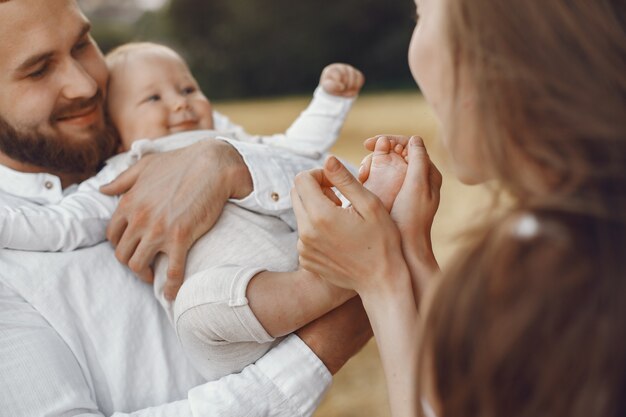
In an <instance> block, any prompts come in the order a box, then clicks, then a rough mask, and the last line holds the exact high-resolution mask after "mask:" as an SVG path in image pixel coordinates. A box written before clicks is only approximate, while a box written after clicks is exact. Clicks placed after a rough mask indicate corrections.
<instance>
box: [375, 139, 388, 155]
mask: <svg viewBox="0 0 626 417" xmlns="http://www.w3.org/2000/svg"><path fill="white" fill-rule="evenodd" d="M391 149H392V144H391V141H390V140H389V138H386V137H384V136H383V137H381V138H379V139H378V140H377V141H376V146H375V147H374V155H384V154H388V153H389V152H390V151H391Z"/></svg>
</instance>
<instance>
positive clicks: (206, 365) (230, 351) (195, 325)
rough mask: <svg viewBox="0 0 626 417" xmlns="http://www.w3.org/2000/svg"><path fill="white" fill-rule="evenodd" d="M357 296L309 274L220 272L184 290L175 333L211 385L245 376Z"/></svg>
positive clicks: (195, 279)
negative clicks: (280, 343) (285, 339)
mask: <svg viewBox="0 0 626 417" xmlns="http://www.w3.org/2000/svg"><path fill="white" fill-rule="evenodd" d="M353 296H354V292H352V291H348V290H344V289H341V288H338V287H335V286H333V285H331V284H328V283H327V282H325V281H324V280H322V279H320V278H319V277H317V276H316V275H314V274H312V273H310V272H307V271H294V272H270V271H262V270H261V268H250V267H238V266H219V267H215V268H210V269H208V270H205V271H201V272H198V273H196V274H194V275H193V276H191V277H189V278H188V279H187V280H186V281H185V283H184V284H183V286H182V288H181V290H180V292H179V293H178V296H177V298H176V301H175V303H174V304H175V305H174V323H175V328H176V332H177V334H178V337H179V339H180V341H181V344H182V345H183V347H184V348H185V351H186V353H187V355H188V356H189V358H190V359H191V360H192V362H193V363H194V366H195V367H196V369H197V370H198V371H199V372H200V373H201V374H202V375H203V376H204V377H205V378H206V379H207V380H213V379H216V378H219V377H221V376H224V375H228V374H231V373H234V372H239V371H241V370H242V369H243V368H244V367H245V366H246V365H248V364H250V363H253V362H255V361H256V360H257V359H259V358H260V357H261V356H263V355H264V354H265V353H266V352H267V351H268V350H269V349H270V348H271V347H272V346H274V344H275V338H276V337H280V336H284V335H286V334H289V333H291V332H293V331H295V330H297V329H299V328H300V327H302V326H304V325H305V324H307V323H309V322H311V321H313V320H314V319H316V318H318V317H321V316H322V315H324V314H326V313H327V312H328V311H330V310H332V309H334V308H335V307H338V306H339V305H341V304H343V303H344V302H345V301H347V300H348V299H350V298H351V297H353Z"/></svg>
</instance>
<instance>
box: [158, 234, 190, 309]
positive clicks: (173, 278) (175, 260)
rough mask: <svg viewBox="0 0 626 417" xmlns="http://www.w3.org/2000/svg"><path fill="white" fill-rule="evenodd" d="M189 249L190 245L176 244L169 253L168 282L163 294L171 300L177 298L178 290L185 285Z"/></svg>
mask: <svg viewBox="0 0 626 417" xmlns="http://www.w3.org/2000/svg"><path fill="white" fill-rule="evenodd" d="M188 251H189V248H188V247H185V246H182V245H180V244H175V245H172V249H171V250H170V251H169V252H168V253H167V282H166V283H165V287H164V288H163V295H165V298H166V299H167V300H169V301H172V300H174V299H175V298H176V295H177V294H178V290H179V289H180V287H181V285H183V280H184V278H185V265H186V264H187V252H188Z"/></svg>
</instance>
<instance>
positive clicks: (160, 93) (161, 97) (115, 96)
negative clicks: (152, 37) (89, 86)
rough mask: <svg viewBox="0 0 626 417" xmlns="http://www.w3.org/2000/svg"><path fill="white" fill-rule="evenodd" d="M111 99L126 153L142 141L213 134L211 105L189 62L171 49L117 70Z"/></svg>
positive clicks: (135, 57)
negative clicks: (182, 134)
mask: <svg viewBox="0 0 626 417" xmlns="http://www.w3.org/2000/svg"><path fill="white" fill-rule="evenodd" d="M108 94H109V95H108V110H109V115H110V116H111V120H112V122H113V124H115V127H116V128H117V130H118V132H119V133H120V136H121V139H122V146H123V148H124V149H125V150H127V149H129V148H130V146H131V144H132V143H133V142H134V141H136V140H139V139H156V138H159V137H162V136H167V135H170V134H172V133H177V132H182V131H186V130H197V129H213V111H212V108H211V103H210V102H209V100H208V99H207V98H206V97H205V96H204V94H202V91H200V89H199V88H198V84H197V82H196V80H195V79H194V78H193V76H192V75H191V72H190V71H189V68H187V65H186V64H185V62H184V61H183V60H182V59H181V58H180V57H179V56H178V55H177V54H175V53H174V52H173V51H170V50H168V49H166V48H149V49H146V50H140V51H134V52H133V53H131V54H129V55H128V56H127V57H126V59H125V60H123V61H122V62H120V63H118V64H117V65H115V66H114V67H113V68H111V80H110V84H109V93H108Z"/></svg>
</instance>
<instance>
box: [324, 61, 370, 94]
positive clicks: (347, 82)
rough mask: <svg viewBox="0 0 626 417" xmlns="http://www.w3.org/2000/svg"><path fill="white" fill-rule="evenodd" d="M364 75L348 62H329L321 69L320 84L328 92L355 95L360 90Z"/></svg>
mask: <svg viewBox="0 0 626 417" xmlns="http://www.w3.org/2000/svg"><path fill="white" fill-rule="evenodd" d="M364 82H365V77H363V74H362V73H361V71H359V70H358V69H356V68H354V67H353V66H351V65H348V64H338V63H335V64H330V65H328V66H327V67H326V68H324V70H323V71H322V76H321V77H320V85H321V86H322V88H323V89H324V91H326V92H327V93H328V94H332V95H333V96H341V97H355V96H356V95H357V94H359V91H361V87H363V83H364Z"/></svg>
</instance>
